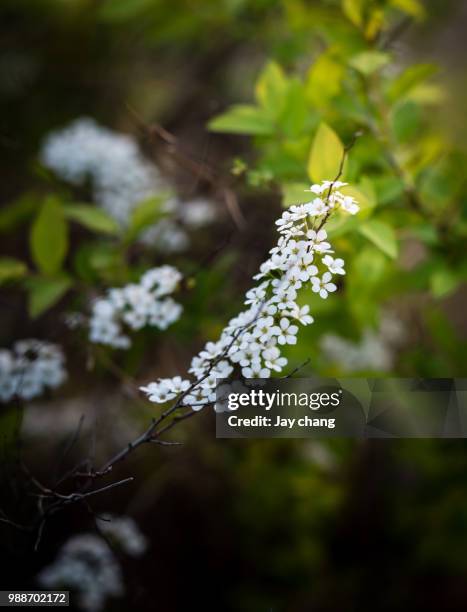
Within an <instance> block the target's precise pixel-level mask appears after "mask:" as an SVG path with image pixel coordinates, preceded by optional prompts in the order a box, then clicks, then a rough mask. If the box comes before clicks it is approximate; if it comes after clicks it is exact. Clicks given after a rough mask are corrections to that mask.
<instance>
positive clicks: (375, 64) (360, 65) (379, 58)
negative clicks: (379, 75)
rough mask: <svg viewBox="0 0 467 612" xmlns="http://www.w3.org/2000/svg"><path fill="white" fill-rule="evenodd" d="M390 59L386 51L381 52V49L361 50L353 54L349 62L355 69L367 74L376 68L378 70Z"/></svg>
mask: <svg viewBox="0 0 467 612" xmlns="http://www.w3.org/2000/svg"><path fill="white" fill-rule="evenodd" d="M390 60H391V56H390V55H389V54H388V53H382V52H381V51H363V52H362V53H358V54H357V55H354V56H353V57H352V58H351V59H350V61H349V64H350V65H351V66H352V68H355V70H358V71H359V72H361V73H362V74H364V75H366V76H368V75H370V74H372V73H373V72H376V71H377V70H380V69H381V68H383V67H384V66H386V65H387V64H388V63H389V62H390Z"/></svg>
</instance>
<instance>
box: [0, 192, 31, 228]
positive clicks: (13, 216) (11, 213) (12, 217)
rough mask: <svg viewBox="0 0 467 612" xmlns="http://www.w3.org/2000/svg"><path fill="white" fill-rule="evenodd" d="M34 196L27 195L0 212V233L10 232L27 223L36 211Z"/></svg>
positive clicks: (4, 207)
mask: <svg viewBox="0 0 467 612" xmlns="http://www.w3.org/2000/svg"><path fill="white" fill-rule="evenodd" d="M37 206H38V201H37V197H36V196H35V194H31V193H27V194H25V195H24V196H21V197H20V198H19V199H18V200H15V201H14V202H11V203H10V204H7V205H6V206H3V207H2V209H1V210H0V233H4V232H10V231H12V230H14V229H15V228H16V227H17V226H18V225H21V224H22V223H24V222H25V221H27V220H28V219H29V218H30V217H32V215H33V214H34V212H35V210H36V209H37Z"/></svg>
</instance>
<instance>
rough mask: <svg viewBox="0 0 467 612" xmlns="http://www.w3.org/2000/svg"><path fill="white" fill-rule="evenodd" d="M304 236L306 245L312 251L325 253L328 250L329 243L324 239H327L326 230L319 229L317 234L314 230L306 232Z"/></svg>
mask: <svg viewBox="0 0 467 612" xmlns="http://www.w3.org/2000/svg"><path fill="white" fill-rule="evenodd" d="M306 236H307V238H308V240H309V243H308V244H309V245H310V248H311V249H312V250H313V251H316V252H317V253H325V252H326V251H329V250H330V248H331V245H330V244H329V242H326V238H327V237H328V235H327V233H326V230H324V229H321V230H319V231H318V232H315V230H308V232H307V233H306Z"/></svg>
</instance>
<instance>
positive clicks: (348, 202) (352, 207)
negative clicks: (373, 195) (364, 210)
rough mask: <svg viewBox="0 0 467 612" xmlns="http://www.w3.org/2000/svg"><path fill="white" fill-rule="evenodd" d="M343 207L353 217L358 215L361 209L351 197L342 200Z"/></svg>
mask: <svg viewBox="0 0 467 612" xmlns="http://www.w3.org/2000/svg"><path fill="white" fill-rule="evenodd" d="M341 207H342V208H343V209H344V210H345V211H347V212H348V213H350V214H351V215H355V214H357V213H358V211H359V210H360V207H359V206H358V204H356V203H355V200H354V199H353V198H352V197H351V196H345V197H344V198H343V199H342V200H341Z"/></svg>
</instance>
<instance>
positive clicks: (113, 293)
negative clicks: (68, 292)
mask: <svg viewBox="0 0 467 612" xmlns="http://www.w3.org/2000/svg"><path fill="white" fill-rule="evenodd" d="M181 278H182V275H181V274H180V272H179V271H178V270H177V269H176V268H173V267H172V266H160V267H159V268H152V269H151V270H148V271H147V272H145V273H144V274H143V276H142V277H141V279H140V281H139V283H137V284H136V283H130V284H129V285H126V286H125V287H122V288H112V289H109V290H108V291H107V297H105V298H101V299H98V300H96V301H95V302H94V303H93V305H92V313H91V318H90V321H89V339H90V341H91V342H95V343H98V344H106V345H108V346H112V347H114V348H120V349H126V348H129V347H130V345H131V340H130V338H129V336H128V335H126V334H125V333H124V331H123V327H124V325H127V326H128V327H129V328H130V329H133V330H139V329H142V328H143V327H145V326H146V325H149V326H151V327H156V328H158V329H167V327H169V325H171V324H172V323H174V322H175V321H177V320H178V319H179V318H180V315H181V313H182V306H181V305H180V304H178V303H177V302H175V301H174V300H173V299H172V298H171V297H165V296H167V295H168V294H170V293H173V292H174V291H175V290H176V288H177V286H178V284H179V282H180V280H181ZM161 298H163V299H161Z"/></svg>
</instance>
